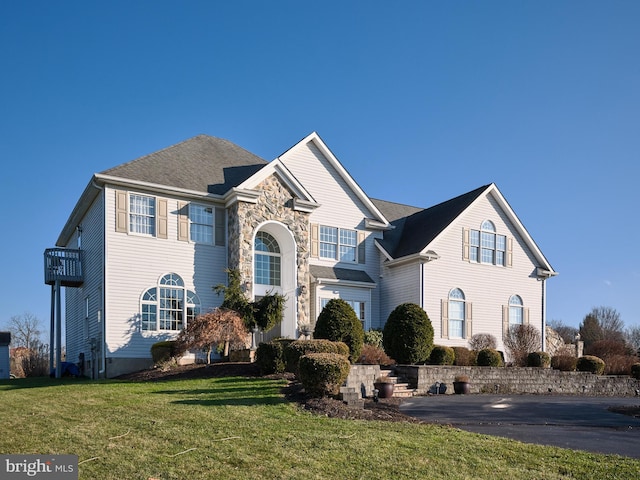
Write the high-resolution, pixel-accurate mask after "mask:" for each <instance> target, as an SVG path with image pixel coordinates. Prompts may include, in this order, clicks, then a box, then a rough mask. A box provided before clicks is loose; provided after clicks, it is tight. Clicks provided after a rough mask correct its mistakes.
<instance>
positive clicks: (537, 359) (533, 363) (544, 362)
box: [527, 352, 551, 368]
mask: <svg viewBox="0 0 640 480" xmlns="http://www.w3.org/2000/svg"><path fill="white" fill-rule="evenodd" d="M550 365H551V356H550V355H549V354H548V353H547V352H531V353H530V354H529V355H527V367H540V368H549V366H550Z"/></svg>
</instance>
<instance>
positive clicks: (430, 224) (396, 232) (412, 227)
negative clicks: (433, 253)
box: [375, 185, 491, 258]
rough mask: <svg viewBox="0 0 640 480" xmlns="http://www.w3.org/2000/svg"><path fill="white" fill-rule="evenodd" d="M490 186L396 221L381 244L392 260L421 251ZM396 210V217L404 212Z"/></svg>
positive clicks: (409, 209) (408, 208)
mask: <svg viewBox="0 0 640 480" xmlns="http://www.w3.org/2000/svg"><path fill="white" fill-rule="evenodd" d="M490 186H491V185H484V186H482V187H480V188H476V189H475V190H472V191H471V192H467V193H465V194H463V195H460V196H458V197H455V198H452V199H451V200H447V201H446V202H442V203H439V204H438V205H435V206H433V207H430V208H426V209H423V210H418V211H415V213H412V214H409V215H408V216H406V217H399V218H396V219H395V220H393V221H392V222H391V224H392V225H393V226H394V227H395V228H394V229H393V230H389V231H386V232H384V238H383V240H381V241H379V242H380V244H381V245H382V247H383V248H384V249H385V250H386V251H387V252H388V253H389V254H390V255H391V256H392V257H393V258H401V257H406V256H407V255H413V254H416V253H419V252H421V251H422V250H424V248H425V247H426V246H427V245H429V243H431V241H433V239H434V238H436V237H437V236H438V235H439V234H440V233H441V232H442V231H443V230H444V229H445V228H446V227H447V226H448V225H450V224H451V222H453V221H454V220H455V219H456V218H457V217H458V216H459V215H460V214H461V213H462V212H463V211H464V210H465V209H466V208H467V207H468V206H469V205H471V203H473V201H474V200H475V199H476V198H478V197H479V196H480V195H481V194H482V192H484V191H485V190H486V189H487V188H489V187H490ZM375 202H376V206H377V207H378V208H379V209H380V206H378V203H377V202H379V201H378V200H376V201H375ZM406 207H407V209H406V210H404V211H406V212H410V211H411V209H415V207H409V206H406ZM383 208H384V205H383ZM394 208H395V211H396V213H397V214H399V213H401V212H402V208H401V207H394ZM380 210H381V211H382V212H383V214H384V213H385V212H384V210H383V209H380ZM390 211H391V210H390Z"/></svg>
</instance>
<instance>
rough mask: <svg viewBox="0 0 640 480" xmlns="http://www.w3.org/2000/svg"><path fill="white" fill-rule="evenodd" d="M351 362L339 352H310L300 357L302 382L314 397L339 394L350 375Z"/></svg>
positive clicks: (308, 392) (306, 390)
mask: <svg viewBox="0 0 640 480" xmlns="http://www.w3.org/2000/svg"><path fill="white" fill-rule="evenodd" d="M350 368H351V364H350V363H349V360H348V359H347V357H345V356H344V355H340V354H337V353H309V354H307V355H303V356H302V357H300V365H299V369H300V382H301V383H302V386H303V387H304V390H305V392H306V393H307V394H308V395H310V396H312V397H322V396H325V395H337V394H338V393H339V392H340V387H341V386H342V384H343V383H344V382H345V380H346V379H347V377H348V376H349V370H350Z"/></svg>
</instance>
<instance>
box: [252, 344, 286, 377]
mask: <svg viewBox="0 0 640 480" xmlns="http://www.w3.org/2000/svg"><path fill="white" fill-rule="evenodd" d="M256 365H258V368H259V369H260V373H261V374H262V375H272V374H274V373H283V372H284V370H285V363H284V346H283V344H282V342H278V341H271V342H269V343H261V344H260V345H258V348H257V349H256Z"/></svg>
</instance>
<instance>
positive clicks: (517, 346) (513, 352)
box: [504, 325, 542, 367]
mask: <svg viewBox="0 0 640 480" xmlns="http://www.w3.org/2000/svg"><path fill="white" fill-rule="evenodd" d="M504 346H505V347H506V348H507V350H509V353H510V356H511V359H512V361H513V363H514V365H516V366H518V367H525V366H526V365H527V355H529V354H530V353H531V352H536V351H538V350H540V349H541V348H542V341H541V337H540V332H539V331H538V329H537V328H536V327H534V326H533V325H512V326H511V327H510V328H509V330H508V331H507V334H506V335H505V337H504Z"/></svg>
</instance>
